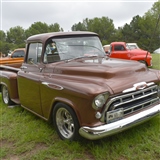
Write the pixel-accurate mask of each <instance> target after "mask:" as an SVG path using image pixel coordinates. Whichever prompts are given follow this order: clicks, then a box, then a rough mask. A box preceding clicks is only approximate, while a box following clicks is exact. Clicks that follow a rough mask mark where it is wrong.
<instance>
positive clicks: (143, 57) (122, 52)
mask: <svg viewBox="0 0 160 160" xmlns="http://www.w3.org/2000/svg"><path fill="white" fill-rule="evenodd" d="M110 45H111V48H110V54H109V56H110V57H111V58H120V59H128V60H136V61H139V62H142V63H144V64H146V65H147V66H152V56H151V54H150V52H148V51H144V50H141V49H132V50H130V49H129V46H127V44H126V43H125V42H112V43H111V44H110Z"/></svg>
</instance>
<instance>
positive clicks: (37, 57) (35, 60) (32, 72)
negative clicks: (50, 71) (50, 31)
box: [18, 43, 42, 115]
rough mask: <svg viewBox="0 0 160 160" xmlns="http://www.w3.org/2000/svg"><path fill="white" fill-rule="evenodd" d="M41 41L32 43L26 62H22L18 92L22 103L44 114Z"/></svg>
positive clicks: (29, 108)
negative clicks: (42, 103)
mask: <svg viewBox="0 0 160 160" xmlns="http://www.w3.org/2000/svg"><path fill="white" fill-rule="evenodd" d="M40 48H42V44H41V43H31V44H30V45H29V50H28V54H27V53H26V54H27V55H26V56H27V57H26V59H25V63H23V64H22V67H21V71H20V72H19V74H18V92H19V98H20V102H21V105H22V106H23V107H24V108H26V109H28V110H30V111H31V112H34V113H35V114H38V115H42V110H41V97H40V79H41V76H42V73H41V63H39V62H40V61H41V53H42V50H40Z"/></svg>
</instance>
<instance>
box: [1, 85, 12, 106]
mask: <svg viewBox="0 0 160 160" xmlns="http://www.w3.org/2000/svg"><path fill="white" fill-rule="evenodd" d="M2 100H3V102H4V103H5V104H7V105H11V104H14V103H13V101H11V99H10V96H9V92H8V88H7V86H5V85H2Z"/></svg>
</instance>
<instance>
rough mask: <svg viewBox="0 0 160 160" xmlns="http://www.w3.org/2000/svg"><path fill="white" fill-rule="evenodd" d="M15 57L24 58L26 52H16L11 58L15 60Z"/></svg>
mask: <svg viewBox="0 0 160 160" xmlns="http://www.w3.org/2000/svg"><path fill="white" fill-rule="evenodd" d="M15 57H24V51H21V50H19V51H15V52H14V53H13V54H12V56H11V58H15Z"/></svg>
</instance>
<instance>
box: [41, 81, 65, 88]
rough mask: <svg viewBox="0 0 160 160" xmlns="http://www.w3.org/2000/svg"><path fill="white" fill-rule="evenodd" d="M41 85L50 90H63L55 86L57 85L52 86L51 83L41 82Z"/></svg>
mask: <svg viewBox="0 0 160 160" xmlns="http://www.w3.org/2000/svg"><path fill="white" fill-rule="evenodd" d="M42 84H43V85H46V86H47V87H49V88H52V89H53V88H54V89H56V90H62V89H63V87H62V86H60V85H57V84H53V83H48V82H42Z"/></svg>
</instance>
